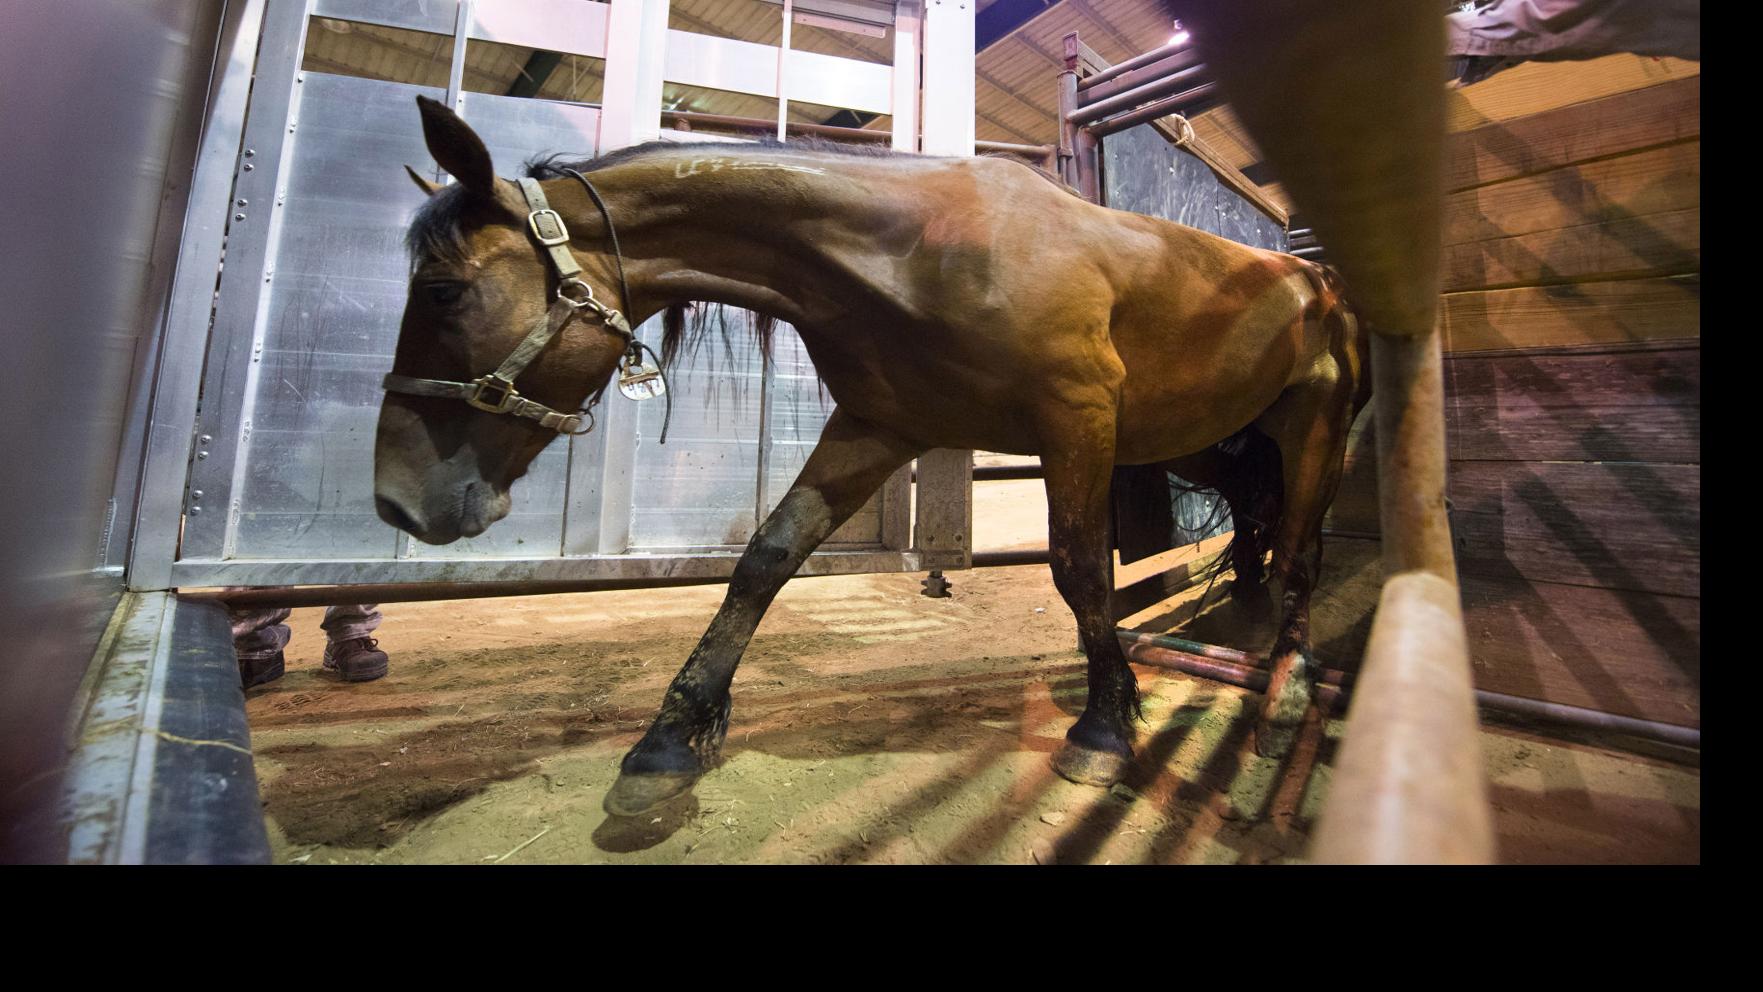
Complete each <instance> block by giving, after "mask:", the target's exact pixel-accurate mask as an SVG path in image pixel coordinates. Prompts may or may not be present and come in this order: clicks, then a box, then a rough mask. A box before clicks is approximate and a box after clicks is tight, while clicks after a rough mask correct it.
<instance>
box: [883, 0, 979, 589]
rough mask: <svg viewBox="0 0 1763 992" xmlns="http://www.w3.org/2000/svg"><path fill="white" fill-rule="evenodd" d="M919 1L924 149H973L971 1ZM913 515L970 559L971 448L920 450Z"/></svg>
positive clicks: (931, 539)
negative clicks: (916, 500) (922, 451)
mask: <svg viewBox="0 0 1763 992" xmlns="http://www.w3.org/2000/svg"><path fill="white" fill-rule="evenodd" d="M923 2H924V20H923V22H922V26H923V31H922V34H921V36H920V37H921V41H920V47H921V48H922V51H923V56H924V58H923V61H922V63H921V65H922V67H923V68H922V78H923V80H924V98H923V102H922V104H921V106H922V107H923V110H924V142H923V146H922V148H923V151H924V153H925V154H927V155H972V154H973V139H974V134H973V80H974V65H973V57H974V56H973V15H974V7H975V2H974V0H923ZM896 62H898V59H897V58H896ZM896 126H898V125H896ZM896 133H898V132H896ZM897 140H898V139H896V141H897ZM916 516H917V518H916V521H915V526H914V528H913V534H912V544H913V547H914V548H915V549H917V550H919V551H921V552H922V551H960V552H962V553H963V554H964V555H966V556H967V558H968V561H969V562H971V561H972V557H971V556H972V552H973V452H971V451H960V450H955V449H952V448H938V449H935V450H933V451H927V452H925V453H924V454H923V455H920V456H919V458H918V512H917V515H916Z"/></svg>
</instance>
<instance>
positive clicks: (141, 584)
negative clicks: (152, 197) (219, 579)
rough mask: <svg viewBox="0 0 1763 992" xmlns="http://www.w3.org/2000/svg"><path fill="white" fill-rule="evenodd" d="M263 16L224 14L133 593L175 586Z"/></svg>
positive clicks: (181, 261)
mask: <svg viewBox="0 0 1763 992" xmlns="http://www.w3.org/2000/svg"><path fill="white" fill-rule="evenodd" d="M263 17H264V0H249V2H247V3H244V4H235V5H232V6H231V7H229V9H228V11H227V19H226V24H225V25H224V26H223V29H222V33H221V38H220V46H219V48H218V49H217V53H216V61H215V79H214V82H213V88H212V89H211V91H210V97H209V103H208V112H207V115H206V118H205V122H204V125H203V133H202V144H201V148H200V150H199V152H198V158H197V162H196V168H195V172H194V176H193V179H192V182H191V190H190V200H189V205H188V208H187V209H186V211H185V214H184V226H183V237H182V240H181V241H180V243H179V245H178V256H177V268H176V274H175V277H174V278H175V281H174V283H173V287H172V296H171V304H170V308H169V309H168V311H167V312H166V315H165V322H164V325H163V327H164V330H163V333H162V334H161V336H160V345H159V356H158V357H159V366H158V368H157V370H156V371H155V372H154V377H153V380H152V385H151V390H152V394H153V395H152V406H151V413H150V414H149V417H150V422H149V425H148V428H147V436H146V451H145V455H144V459H143V464H142V468H141V485H140V499H139V505H138V507H136V508H135V510H134V512H135V540H134V545H133V547H132V548H130V550H129V557H128V583H129V588H131V589H136V590H141V589H165V588H167V587H169V585H170V584H171V563H172V559H173V558H175V557H176V556H177V548H178V537H179V534H180V533H181V532H182V530H183V527H182V523H183V517H184V493H185V483H186V482H187V481H188V478H189V472H190V459H191V455H192V448H191V446H192V445H193V444H194V442H195V440H196V438H195V436H194V435H193V433H192V431H191V427H192V425H193V424H194V423H195V420H196V400H197V397H198V395H199V394H200V392H201V383H202V362H203V355H204V353H205V352H206V350H207V348H208V328H209V320H210V317H211V315H212V313H213V311H214V273H215V269H216V267H217V266H218V265H219V264H220V257H221V250H222V246H223V244H224V243H225V240H226V230H227V217H228V215H229V214H230V213H231V211H229V210H228V209H227V206H228V201H229V199H230V198H231V196H232V187H233V176H234V174H235V171H236V170H237V169H239V167H240V154H241V152H242V149H241V148H240V142H241V141H242V140H243V136H244V134H243V132H244V126H245V108H246V101H247V98H248V97H249V96H250V93H251V75H252V65H253V64H254V62H255V61H256V58H257V45H258V39H259V31H260V30H261V28H262V25H263ZM253 169H254V170H255V166H253Z"/></svg>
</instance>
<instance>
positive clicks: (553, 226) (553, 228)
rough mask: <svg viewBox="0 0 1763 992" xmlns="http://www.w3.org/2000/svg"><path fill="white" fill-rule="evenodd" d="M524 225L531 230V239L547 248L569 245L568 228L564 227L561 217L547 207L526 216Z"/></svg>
mask: <svg viewBox="0 0 1763 992" xmlns="http://www.w3.org/2000/svg"><path fill="white" fill-rule="evenodd" d="M526 223H527V226H528V227H530V228H532V231H533V237H535V238H538V239H539V244H542V245H544V246H545V247H547V248H555V247H556V246H558V245H566V244H569V228H568V227H566V226H564V223H563V216H562V215H561V214H559V213H558V212H557V211H555V210H552V209H551V208H549V207H546V208H545V209H543V210H535V211H533V212H532V213H530V214H527V215H526Z"/></svg>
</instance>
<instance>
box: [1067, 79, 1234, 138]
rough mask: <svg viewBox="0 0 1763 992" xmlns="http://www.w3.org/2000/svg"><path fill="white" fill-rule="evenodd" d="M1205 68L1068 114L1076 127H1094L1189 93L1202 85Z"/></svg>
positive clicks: (1084, 106)
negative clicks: (1081, 125) (1130, 112)
mask: <svg viewBox="0 0 1763 992" xmlns="http://www.w3.org/2000/svg"><path fill="white" fill-rule="evenodd" d="M1205 68H1206V67H1205V66H1203V65H1191V66H1188V67H1187V68H1186V69H1182V70H1179V71H1177V72H1173V73H1170V74H1169V75H1167V76H1164V77H1162V78H1161V79H1153V80H1151V81H1150V82H1148V83H1145V84H1144V85H1142V86H1135V87H1133V88H1132V89H1130V90H1127V91H1126V92H1124V93H1116V94H1115V95H1113V96H1111V97H1109V98H1107V99H1106V100H1097V101H1096V102H1095V103H1090V104H1083V103H1080V104H1079V106H1078V108H1077V110H1076V111H1074V112H1072V113H1069V114H1067V115H1066V119H1067V120H1069V121H1071V122H1072V123H1073V124H1094V123H1096V122H1097V121H1101V120H1106V119H1107V118H1108V117H1110V116H1112V115H1114V114H1118V113H1120V112H1122V111H1125V110H1131V109H1132V108H1134V107H1137V106H1140V105H1142V104H1146V103H1150V102H1152V101H1153V100H1160V99H1162V98H1164V97H1166V96H1170V95H1172V94H1175V93H1180V92H1182V91H1184V90H1190V89H1193V88H1195V87H1196V86H1197V85H1198V84H1200V83H1201V82H1202V81H1203V79H1202V74H1203V72H1204V70H1205Z"/></svg>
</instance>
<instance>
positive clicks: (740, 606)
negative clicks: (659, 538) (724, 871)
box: [605, 409, 918, 816]
mask: <svg viewBox="0 0 1763 992" xmlns="http://www.w3.org/2000/svg"><path fill="white" fill-rule="evenodd" d="M917 454H918V449H916V448H914V447H913V446H911V445H910V444H908V443H907V442H905V441H902V440H900V439H899V438H896V437H894V436H893V435H891V434H889V433H887V432H885V431H881V430H879V429H877V428H874V427H871V426H870V425H868V424H865V423H863V422H861V421H859V420H857V419H856V418H855V417H850V416H847V415H845V414H844V413H843V411H841V410H836V409H835V410H834V411H833V414H832V417H831V418H830V419H828V420H827V423H826V428H825V429H824V430H823V431H822V432H821V435H820V443H819V444H817V445H816V446H815V448H814V452H813V454H811V455H809V457H808V463H807V464H806V465H804V466H803V467H802V473H801V475H799V476H798V477H797V478H796V482H795V484H794V485H793V486H791V487H790V491H789V492H788V493H787V494H785V495H784V498H783V500H782V501H781V502H780V503H779V504H778V507H777V509H776V510H773V511H772V513H771V515H770V516H768V517H766V518H765V522H764V523H762V524H760V525H759V530H758V532H757V533H755V534H754V535H753V539H752V540H751V541H749V542H748V543H747V550H746V552H745V553H743V554H742V555H741V560H740V562H739V563H738V564H736V565H735V571H734V575H733V576H731V577H730V579H729V584H728V594H727V595H726V596H724V597H723V601H722V608H721V609H719V610H717V611H716V618H715V619H713V620H711V621H710V627H709V629H708V630H706V631H705V632H704V636H703V638H702V639H701V640H699V642H698V647H697V648H696V649H695V650H693V652H692V656H691V658H690V659H688V660H687V661H686V664H685V667H684V668H682V669H680V673H679V674H678V675H677V676H675V677H674V680H673V684H672V685H671V686H669V687H668V690H667V696H666V698H664V699H663V700H662V702H661V710H660V712H659V713H657V714H656V716H655V720H654V722H653V723H651V724H650V725H649V731H648V733H646V734H644V735H643V739H642V740H640V741H638V742H637V744H636V746H635V747H633V748H631V750H630V753H629V754H626V755H625V757H624V763H623V764H622V765H621V766H620V768H619V773H618V781H616V782H614V783H613V785H612V789H611V791H609V792H608V793H607V794H606V801H605V807H606V812H608V813H611V814H613V815H615V816H636V815H637V814H639V813H643V812H645V811H647V810H649V809H651V808H653V807H655V806H656V805H658V804H660V803H662V802H665V801H666V800H668V799H671V798H673V797H674V796H677V795H679V794H681V793H683V792H685V791H686V790H687V789H690V788H691V786H692V783H693V782H694V781H696V780H697V778H698V777H699V776H700V775H702V774H704V772H706V771H708V770H709V769H710V768H711V767H712V766H714V765H715V764H716V762H717V760H718V758H719V756H720V754H721V751H722V741H723V737H724V736H725V735H726V734H727V733H728V711H729V684H730V682H731V681H733V679H734V676H735V666H737V665H739V664H740V662H741V654H742V653H743V652H745V651H746V650H747V642H748V641H750V640H751V639H752V637H753V631H754V630H755V629H756V628H757V627H758V626H759V621H760V619H761V618H762V617H764V616H765V610H766V608H767V607H769V606H770V605H771V600H772V598H773V597H774V596H776V595H777V592H778V590H779V589H781V588H783V584H784V583H785V582H787V581H788V580H789V578H790V576H792V575H794V574H795V573H796V569H798V568H800V567H801V565H802V561H803V560H804V559H806V558H807V557H808V555H809V554H810V553H811V552H813V551H814V549H815V548H817V547H819V546H820V542H822V541H824V540H826V538H827V536H828V535H830V534H831V533H832V532H833V531H834V530H837V529H838V527H839V525H840V524H842V523H844V522H845V520H846V519H847V518H849V517H850V516H851V514H852V513H855V512H856V511H857V510H858V509H859V508H860V507H862V506H863V504H864V503H865V502H866V501H867V500H868V499H869V497H870V495H871V494H873V493H874V492H875V491H876V490H877V489H878V488H880V487H881V484H882V483H883V482H884V481H886V479H887V477H888V476H889V475H890V474H892V473H893V471H894V470H895V469H897V468H899V467H900V466H901V465H904V464H905V463H906V462H907V461H909V460H910V459H912V458H913V457H914V456H916V455H917Z"/></svg>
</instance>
